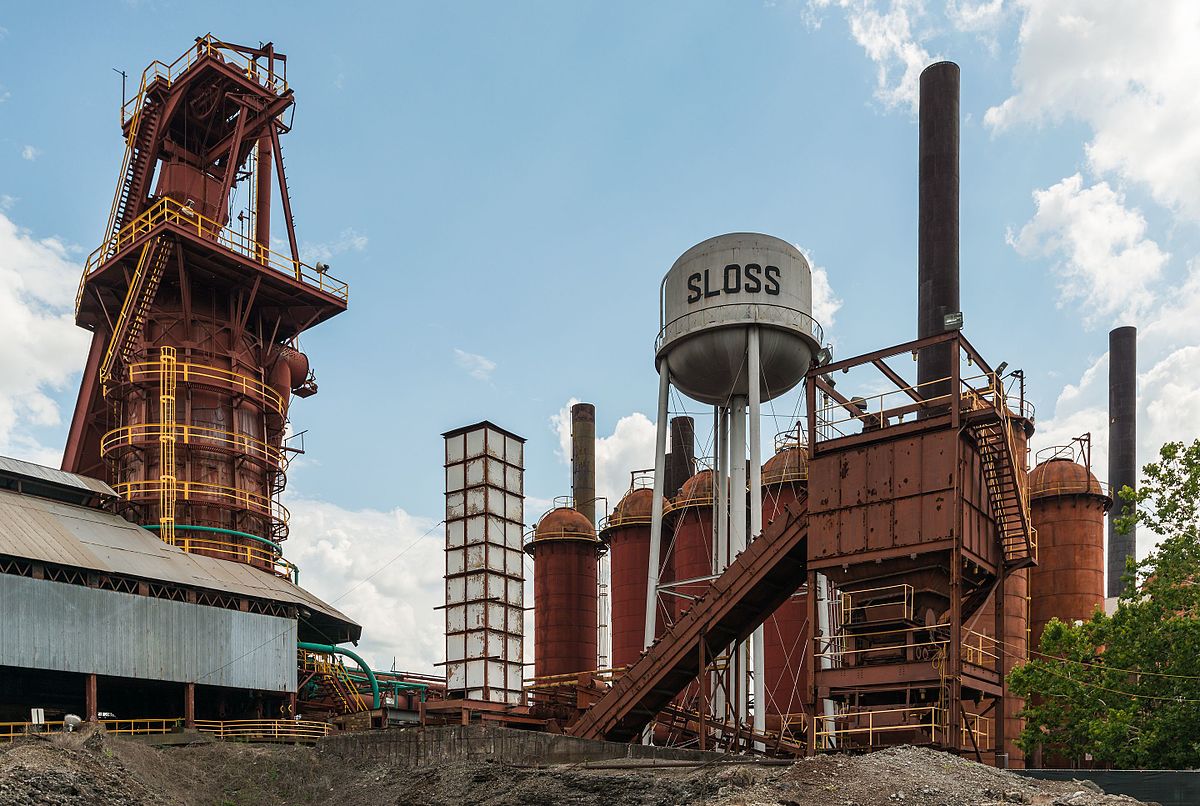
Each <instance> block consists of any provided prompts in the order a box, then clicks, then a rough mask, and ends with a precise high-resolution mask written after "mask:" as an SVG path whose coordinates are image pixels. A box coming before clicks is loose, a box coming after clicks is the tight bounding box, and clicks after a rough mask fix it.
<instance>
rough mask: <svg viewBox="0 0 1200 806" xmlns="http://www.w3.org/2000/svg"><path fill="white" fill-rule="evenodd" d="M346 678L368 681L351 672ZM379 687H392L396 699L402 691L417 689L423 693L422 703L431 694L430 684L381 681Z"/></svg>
mask: <svg viewBox="0 0 1200 806" xmlns="http://www.w3.org/2000/svg"><path fill="white" fill-rule="evenodd" d="M346 677H349V678H350V679H351V680H366V679H367V678H365V677H361V676H359V675H356V674H350V673H349V672H347V673H346ZM379 685H381V686H385V687H386V686H391V687H392V695H393V696H395V697H399V696H400V692H401V691H412V690H414V689H416V690H418V691H420V692H421V702H425V697H426V695H427V694H428V693H429V684H428V683H408V682H405V681H404V680H381V681H379Z"/></svg>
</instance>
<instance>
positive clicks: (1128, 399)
mask: <svg viewBox="0 0 1200 806" xmlns="http://www.w3.org/2000/svg"><path fill="white" fill-rule="evenodd" d="M1136 444H1137V328H1136V327H1118V328H1116V329H1115V330H1112V331H1111V332H1109V334H1108V483H1109V484H1110V485H1111V486H1112V497H1113V505H1112V508H1111V509H1110V510H1109V511H1108V595H1109V596H1110V597H1112V596H1120V595H1121V590H1122V585H1121V576H1122V575H1123V574H1124V573H1125V559H1126V558H1127V557H1131V558H1133V559H1134V560H1136V559H1137V535H1136V529H1133V528H1131V529H1130V530H1129V531H1128V532H1127V533H1125V534H1121V533H1120V531H1119V530H1118V529H1117V518H1119V517H1120V516H1121V514H1122V510H1123V509H1124V504H1123V502H1122V501H1121V498H1120V492H1121V488H1122V487H1136V486H1137V451H1136Z"/></svg>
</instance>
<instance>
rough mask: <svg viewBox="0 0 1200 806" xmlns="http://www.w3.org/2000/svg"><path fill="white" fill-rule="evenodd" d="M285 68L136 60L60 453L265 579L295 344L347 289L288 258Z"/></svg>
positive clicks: (335, 309)
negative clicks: (84, 355)
mask: <svg viewBox="0 0 1200 806" xmlns="http://www.w3.org/2000/svg"><path fill="white" fill-rule="evenodd" d="M286 66H287V59H286V57H285V56H284V55H283V54H281V53H278V52H276V51H275V48H274V46H273V45H272V44H267V45H264V46H261V47H257V48H253V47H244V46H241V45H234V44H231V43H228V42H222V41H220V40H217V39H215V38H213V37H212V36H205V37H201V38H198V39H197V40H196V43H195V45H193V46H192V47H191V48H189V49H188V50H187V52H185V53H184V54H183V55H182V56H180V57H179V58H178V59H176V60H175V61H174V62H172V63H171V64H163V63H162V62H157V61H156V62H154V63H153V64H151V65H150V67H148V68H147V69H146V71H145V73H143V75H142V79H141V83H140V86H139V87H138V91H137V93H136V94H135V95H134V97H133V98H132V99H130V100H129V101H128V102H127V103H126V104H124V106H123V107H122V109H121V121H120V122H121V129H122V133H123V135H124V139H125V143H126V148H125V155H124V159H123V162H122V164H121V171H120V177H119V180H118V184H117V188H116V193H115V195H114V197H113V203H112V209H111V211H110V213H109V218H108V222H107V224H106V226H105V230H104V241H103V243H101V245H100V246H99V247H98V248H97V249H96V250H95V251H94V252H93V253H92V254H91V255H90V256H89V257H88V259H87V264H86V267H85V269H84V275H83V278H82V280H81V282H80V286H79V293H78V296H77V298H76V313H75V316H76V322H77V324H78V325H79V326H80V327H83V328H86V329H88V330H90V331H92V343H91V349H90V351H89V353H88V360H87V365H86V368H85V370H84V377H83V383H82V385H81V388H80V393H79V399H78V402H77V404H76V407H75V414H74V418H73V420H72V423H71V430H70V434H69V436H68V441H67V447H66V452H65V455H64V458H63V469H64V470H68V471H71V472H75V473H82V474H86V475H90V476H97V477H99V478H103V479H106V480H107V481H108V482H109V483H110V484H111V485H112V486H113V488H114V489H115V490H116V491H117V492H118V493H119V494H120V495H121V497H122V499H123V502H124V503H123V506H124V507H125V514H126V517H128V518H130V519H131V520H135V521H136V522H137V523H140V524H143V525H145V526H146V527H147V528H151V529H154V530H157V531H158V534H159V536H160V537H161V538H162V540H164V541H165V542H167V543H170V544H172V545H176V546H179V547H181V548H183V549H184V550H185V551H189V552H194V553H198V554H203V555H208V556H213V557H219V558H221V559H225V560H232V561H236V562H242V563H248V564H250V565H253V566H256V567H259V568H261V569H264V570H270V571H273V572H275V573H279V574H287V573H288V572H289V569H288V566H287V564H286V563H284V562H283V560H282V556H281V555H282V552H281V549H280V546H279V543H280V541H282V540H283V539H284V538H285V537H286V536H287V530H288V524H287V520H288V514H287V511H286V510H285V509H284V508H283V506H282V505H280V503H279V501H278V496H279V493H280V492H281V491H282V490H283V487H284V483H285V475H284V474H285V470H286V466H287V455H288V454H287V450H288V449H287V448H285V446H284V433H285V428H286V425H287V421H288V407H289V403H290V399H291V396H292V395H293V394H295V395H297V396H299V397H307V396H309V395H311V394H313V393H315V392H316V384H315V382H314V381H313V376H312V374H311V373H310V372H309V369H308V360H307V358H306V357H305V356H304V355H303V354H302V353H300V352H299V350H298V349H297V347H296V341H295V340H296V338H297V336H299V334H300V333H301V332H303V331H305V330H306V329H308V328H310V327H312V326H313V325H315V324H318V323H320V322H323V321H324V320H326V319H329V318H330V317H332V316H335V315H336V314H339V313H341V312H342V311H344V310H345V309H346V304H347V300H348V289H347V286H346V284H345V283H342V282H340V281H338V280H335V279H334V278H333V277H331V276H330V275H329V274H328V268H329V267H328V266H326V265H324V264H320V263H318V264H317V265H316V266H310V265H308V264H306V263H304V262H303V261H301V259H300V252H299V248H298V246H297V241H296V231H295V226H294V222H293V219H292V210H291V200H290V198H289V196H288V187H287V179H286V176H285V172H284V163H283V153H282V151H281V150H280V137H281V135H283V134H286V133H287V132H288V131H289V130H290V116H289V113H290V112H291V110H292V104H293V95H292V90H291V88H290V87H289V86H288V83H287V72H286ZM276 198H277V199H278V202H279V205H280V207H281V209H282V212H283V224H284V226H283V227H282V230H283V232H284V233H286V244H287V246H286V252H285V253H282V254H281V253H280V252H277V251H275V249H274V247H273V243H274V242H273V241H272V234H273V232H277V230H272V227H271V223H272V222H271V210H272V202H273V199H276Z"/></svg>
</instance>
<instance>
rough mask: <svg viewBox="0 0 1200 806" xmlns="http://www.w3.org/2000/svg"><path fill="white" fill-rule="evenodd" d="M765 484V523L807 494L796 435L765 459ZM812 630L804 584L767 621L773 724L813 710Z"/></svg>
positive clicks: (804, 456)
mask: <svg viewBox="0 0 1200 806" xmlns="http://www.w3.org/2000/svg"><path fill="white" fill-rule="evenodd" d="M762 485H763V497H762V504H763V518H762V522H763V524H764V525H766V524H768V523H770V522H771V521H772V520H774V519H775V518H777V517H779V516H780V515H781V514H782V513H783V511H784V507H786V506H788V505H789V504H791V503H793V502H795V501H797V500H807V490H808V452H807V450H806V449H805V448H804V446H803V445H801V444H799V442H797V441H795V440H790V441H787V442H783V443H782V444H781V445H780V447H779V450H777V451H776V453H775V455H774V456H772V457H771V458H770V459H769V460H767V463H766V464H764V465H763V469H762ZM801 581H802V580H797V582H801ZM811 635H812V630H811V629H809V626H808V591H807V589H806V588H802V589H799V590H797V591H796V593H794V594H792V597H791V598H790V599H788V600H787V601H786V602H784V603H783V604H782V605H780V606H779V609H778V610H776V611H775V612H774V613H772V614H771V615H770V616H769V617H768V618H767V620H766V622H764V624H763V667H764V668H763V680H764V683H765V686H766V692H767V702H766V712H767V728H768V729H769V730H781V729H786V728H787V727H788V726H789V725H790V726H792V729H793V730H798V729H800V720H801V717H800V716H799V715H800V714H804V713H807V711H808V710H809V709H808V708H806V703H807V702H808V692H807V691H806V690H805V687H804V686H805V671H806V670H805V669H804V666H803V661H804V657H805V654H806V653H805V651H804V650H805V648H806V644H807V642H808V641H809V639H810V636H811ZM785 722H786V723H787V724H784V723H785Z"/></svg>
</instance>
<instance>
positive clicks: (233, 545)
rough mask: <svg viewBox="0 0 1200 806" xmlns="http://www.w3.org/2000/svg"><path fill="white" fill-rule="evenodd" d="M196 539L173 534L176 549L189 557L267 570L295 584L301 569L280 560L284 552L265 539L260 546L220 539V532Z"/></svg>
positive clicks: (179, 531) (182, 532) (184, 532)
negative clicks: (193, 555) (212, 558)
mask: <svg viewBox="0 0 1200 806" xmlns="http://www.w3.org/2000/svg"><path fill="white" fill-rule="evenodd" d="M203 535H204V536H202V537H196V536H194V535H193V534H192V533H191V532H190V531H189V530H187V529H186V528H177V529H176V532H175V542H174V544H173V545H174V546H175V548H178V549H182V550H183V551H184V552H186V553H188V554H203V555H207V556H209V557H213V556H215V557H217V558H219V559H222V560H233V561H235V562H240V563H245V564H246V565H253V566H256V567H258V568H264V569H269V570H270V571H271V572H273V573H274V574H275V575H276V576H278V577H282V578H284V579H288V580H291V581H292V582H296V581H297V580H298V578H299V575H300V569H299V568H297V567H296V565H295V563H292V562H289V561H287V560H285V559H283V549H282V548H280V547H279V546H276V545H275V544H273V543H270V541H267V540H266V539H265V538H264V539H263V542H262V543H258V542H256V541H250V540H248V539H245V538H243V541H244V542H239V541H238V539H237V538H235V537H233V536H228V537H225V536H222V535H221V534H220V533H215V532H214V533H203Z"/></svg>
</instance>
